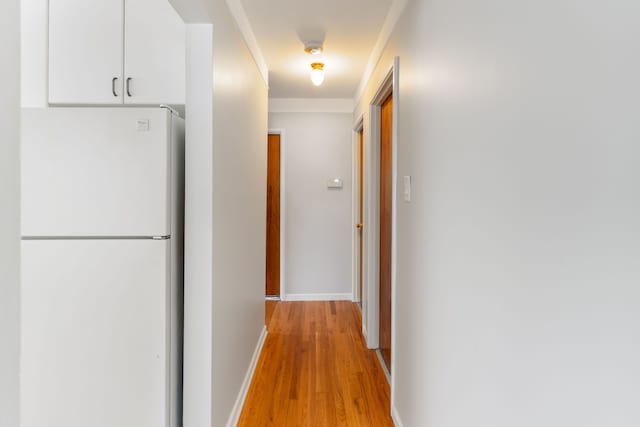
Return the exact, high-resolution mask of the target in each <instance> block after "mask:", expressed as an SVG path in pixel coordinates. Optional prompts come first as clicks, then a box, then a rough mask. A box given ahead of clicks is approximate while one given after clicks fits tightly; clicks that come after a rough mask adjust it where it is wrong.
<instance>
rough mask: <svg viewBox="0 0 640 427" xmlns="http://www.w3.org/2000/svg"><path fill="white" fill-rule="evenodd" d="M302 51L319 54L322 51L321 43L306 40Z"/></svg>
mask: <svg viewBox="0 0 640 427" xmlns="http://www.w3.org/2000/svg"><path fill="white" fill-rule="evenodd" d="M304 51H305V52H307V53H308V54H311V55H320V54H321V53H322V43H321V42H307V43H305V45H304Z"/></svg>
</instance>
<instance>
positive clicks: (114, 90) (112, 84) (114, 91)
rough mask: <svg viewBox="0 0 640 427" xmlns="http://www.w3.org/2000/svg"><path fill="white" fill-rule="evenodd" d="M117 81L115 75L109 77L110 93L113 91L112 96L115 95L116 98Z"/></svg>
mask: <svg viewBox="0 0 640 427" xmlns="http://www.w3.org/2000/svg"><path fill="white" fill-rule="evenodd" d="M117 81H118V78H117V77H114V78H113V79H111V93H113V96H115V97H116V98H117V97H118V92H116V82H117Z"/></svg>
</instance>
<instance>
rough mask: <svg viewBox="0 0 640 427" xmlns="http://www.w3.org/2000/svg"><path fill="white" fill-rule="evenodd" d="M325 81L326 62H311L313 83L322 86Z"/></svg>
mask: <svg viewBox="0 0 640 427" xmlns="http://www.w3.org/2000/svg"><path fill="white" fill-rule="evenodd" d="M322 82H324V64H323V63H322V62H314V63H313V64H311V83H313V84H314V85H316V86H320V85H321V84H322Z"/></svg>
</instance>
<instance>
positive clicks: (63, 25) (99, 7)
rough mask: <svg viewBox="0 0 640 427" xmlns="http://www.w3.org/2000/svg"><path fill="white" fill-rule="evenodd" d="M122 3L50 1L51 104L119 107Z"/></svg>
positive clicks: (121, 75) (82, 0)
mask: <svg viewBox="0 0 640 427" xmlns="http://www.w3.org/2000/svg"><path fill="white" fill-rule="evenodd" d="M123 31H124V1H123V0H50V1H49V103H51V104H122V103H123V88H124V79H123V55H122V45H123Z"/></svg>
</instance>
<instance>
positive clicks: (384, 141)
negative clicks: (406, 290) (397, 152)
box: [379, 95, 393, 371]
mask: <svg viewBox="0 0 640 427" xmlns="http://www.w3.org/2000/svg"><path fill="white" fill-rule="evenodd" d="M380 123H381V124H380V336H379V340H380V350H381V352H382V358H383V359H384V361H385V363H386V365H387V368H388V369H389V371H391V233H392V228H391V224H392V209H393V143H392V134H393V98H392V96H391V95H389V97H388V98H387V99H386V101H384V103H383V104H382V109H381V122H380Z"/></svg>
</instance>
